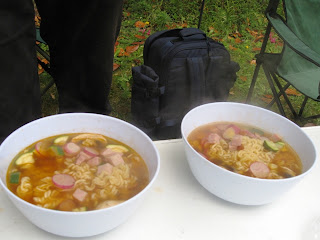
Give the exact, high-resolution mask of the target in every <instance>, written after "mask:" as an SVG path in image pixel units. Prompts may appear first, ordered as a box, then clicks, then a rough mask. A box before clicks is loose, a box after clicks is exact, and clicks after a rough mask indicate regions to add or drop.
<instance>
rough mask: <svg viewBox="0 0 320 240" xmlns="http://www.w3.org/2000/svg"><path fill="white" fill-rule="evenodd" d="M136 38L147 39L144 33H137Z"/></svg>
mask: <svg viewBox="0 0 320 240" xmlns="http://www.w3.org/2000/svg"><path fill="white" fill-rule="evenodd" d="M134 36H135V37H136V38H139V39H146V37H145V36H142V35H138V34H136V35H134Z"/></svg>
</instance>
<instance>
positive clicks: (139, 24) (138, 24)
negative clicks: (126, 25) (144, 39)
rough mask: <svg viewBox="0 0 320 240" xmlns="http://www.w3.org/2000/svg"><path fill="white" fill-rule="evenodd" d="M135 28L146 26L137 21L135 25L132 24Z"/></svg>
mask: <svg viewBox="0 0 320 240" xmlns="http://www.w3.org/2000/svg"><path fill="white" fill-rule="evenodd" d="M134 26H135V27H137V28H144V27H145V26H146V24H145V23H144V22H141V21H137V22H136V23H135V24H134Z"/></svg>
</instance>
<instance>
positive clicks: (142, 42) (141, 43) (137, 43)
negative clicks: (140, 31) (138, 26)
mask: <svg viewBox="0 0 320 240" xmlns="http://www.w3.org/2000/svg"><path fill="white" fill-rule="evenodd" d="M143 44H144V41H141V42H133V43H132V45H143Z"/></svg>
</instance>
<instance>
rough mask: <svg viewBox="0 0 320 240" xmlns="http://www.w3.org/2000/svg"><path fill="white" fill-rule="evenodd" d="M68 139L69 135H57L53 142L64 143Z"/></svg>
mask: <svg viewBox="0 0 320 240" xmlns="http://www.w3.org/2000/svg"><path fill="white" fill-rule="evenodd" d="M68 139H69V136H60V137H57V138H56V139H55V140H54V141H53V143H54V144H57V145H64V144H65V143H66V142H67V141H68Z"/></svg>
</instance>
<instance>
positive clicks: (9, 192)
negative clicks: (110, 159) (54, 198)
mask: <svg viewBox="0 0 320 240" xmlns="http://www.w3.org/2000/svg"><path fill="white" fill-rule="evenodd" d="M69 116H80V117H86V116H92V117H101V118H105V119H108V118H109V119H112V120H114V121H116V122H119V123H120V124H124V125H127V126H128V127H131V128H133V129H135V130H136V131H138V132H139V133H140V134H142V135H143V136H144V137H145V138H146V140H147V141H148V142H149V143H150V145H151V146H152V147H153V150H154V152H155V154H156V169H155V172H154V175H153V177H152V178H151V179H150V181H149V183H148V184H147V185H146V186H145V188H143V189H142V190H141V191H140V192H138V193H137V194H136V195H134V196H133V197H131V198H129V199H127V200H125V201H124V202H122V203H119V204H117V205H114V206H111V207H108V208H103V209H95V210H90V211H84V212H72V211H59V210H54V209H48V208H44V207H40V206H37V205H35V204H32V203H29V202H27V201H25V200H23V199H21V198H19V197H18V196H17V195H15V194H14V193H13V192H11V191H10V190H9V189H8V187H7V186H6V184H5V183H4V182H3V181H2V179H1V178H0V186H1V187H2V188H3V189H4V190H5V192H6V193H7V194H8V195H10V196H11V197H12V198H14V199H15V200H16V201H18V202H19V203H21V204H23V205H27V206H29V207H31V208H34V209H35V210H37V211H42V212H48V213H54V214H59V215H60V214H61V215H87V214H94V213H99V212H100V213H101V212H108V211H111V210H112V211H113V209H116V208H119V207H123V206H125V205H127V204H130V203H131V202H133V201H134V200H135V199H137V198H139V197H140V196H141V195H144V193H145V192H146V191H148V190H149V189H150V188H151V186H152V185H153V183H154V182H155V180H156V179H157V177H158V175H159V171H160V154H159V151H158V149H157V148H156V146H155V145H154V143H153V141H152V140H151V138H150V137H149V136H148V135H147V134H146V133H144V132H143V131H142V130H140V129H139V128H137V127H136V126H134V125H132V124H130V123H128V122H126V121H124V120H121V119H118V118H115V117H111V116H107V115H103V114H97V113H61V114H56V115H51V116H46V117H42V118H39V119H36V120H34V121H31V122H29V123H26V124H24V125H23V126H21V127H19V128H17V129H16V130H15V131H13V132H12V133H11V134H10V135H9V136H7V138H6V139H5V140H4V141H3V142H2V143H1V145H0V152H1V150H2V148H3V146H4V145H5V144H4V143H5V142H7V141H8V140H7V139H9V138H11V137H12V136H14V135H16V134H18V133H19V132H20V131H23V130H24V129H25V128H28V127H29V126H31V125H35V124H37V123H39V122H40V121H41V122H42V121H46V120H47V119H54V118H61V117H62V118H63V117H69Z"/></svg>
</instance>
